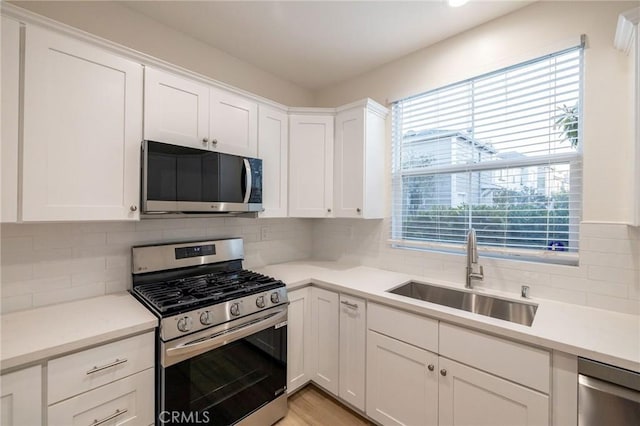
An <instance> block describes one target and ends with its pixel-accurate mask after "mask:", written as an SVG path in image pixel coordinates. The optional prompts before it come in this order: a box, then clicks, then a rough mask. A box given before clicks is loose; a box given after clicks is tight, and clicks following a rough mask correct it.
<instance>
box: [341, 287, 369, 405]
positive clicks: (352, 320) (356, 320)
mask: <svg viewBox="0 0 640 426" xmlns="http://www.w3.org/2000/svg"><path fill="white" fill-rule="evenodd" d="M366 313H367V305H366V301H365V300H364V299H360V298H357V297H353V296H348V295H344V294H341V295H340V380H339V385H340V386H339V392H338V395H339V396H340V398H342V399H343V400H345V401H346V402H348V403H349V404H351V405H352V406H353V407H355V408H357V409H359V410H361V411H363V412H364V411H365V359H366V356H365V355H366V354H365V351H366V344H365V342H366V335H367V319H366Z"/></svg>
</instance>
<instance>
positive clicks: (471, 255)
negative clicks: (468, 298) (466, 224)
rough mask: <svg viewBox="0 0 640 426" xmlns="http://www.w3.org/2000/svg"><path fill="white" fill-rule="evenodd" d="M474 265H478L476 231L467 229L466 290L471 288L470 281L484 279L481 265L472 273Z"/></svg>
mask: <svg viewBox="0 0 640 426" xmlns="http://www.w3.org/2000/svg"><path fill="white" fill-rule="evenodd" d="M474 265H478V240H477V238H476V230H475V229H473V228H469V232H468V233H467V274H466V284H465V287H466V288H473V287H472V286H471V280H472V279H476V280H482V279H484V270H483V268H482V265H478V266H479V267H480V270H479V271H478V272H476V271H474Z"/></svg>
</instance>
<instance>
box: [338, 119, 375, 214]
mask: <svg viewBox="0 0 640 426" xmlns="http://www.w3.org/2000/svg"><path fill="white" fill-rule="evenodd" d="M364 113H365V110H364V108H357V109H351V110H347V111H343V112H340V113H338V114H337V115H336V141H335V155H334V158H335V162H334V167H335V187H334V190H335V215H336V217H362V213H363V209H364V192H363V191H364V151H365V149H364V144H365V131H364V125H365V114H364ZM383 190H384V187H380V188H379V191H380V194H379V195H380V196H382V191H383Z"/></svg>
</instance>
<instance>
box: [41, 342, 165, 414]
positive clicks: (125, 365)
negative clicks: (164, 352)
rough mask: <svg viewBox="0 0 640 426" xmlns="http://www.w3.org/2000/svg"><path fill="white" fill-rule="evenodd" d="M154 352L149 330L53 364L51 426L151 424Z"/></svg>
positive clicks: (50, 369)
mask: <svg viewBox="0 0 640 426" xmlns="http://www.w3.org/2000/svg"><path fill="white" fill-rule="evenodd" d="M154 351H155V336H154V333H153V332H148V333H145V334H140V335H137V336H133V337H129V338H126V339H121V340H118V341H115V342H111V343H107V344H104V345H100V346H96V347H94V348H91V349H86V350H83V351H80V352H75V353H72V354H69V355H65V356H63V357H60V358H56V359H53V360H50V361H49V362H48V363H47V369H48V374H47V378H48V380H47V381H48V386H47V401H48V404H49V407H48V410H47V417H48V424H49V426H56V425H61V426H66V425H76V424H77V425H100V424H105V425H107V424H109V425H116V424H117V425H124V424H127V425H145V426H146V425H149V424H152V423H153V421H154V419H153V415H154V396H155V391H154V389H155V374H154Z"/></svg>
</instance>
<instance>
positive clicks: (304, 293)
mask: <svg viewBox="0 0 640 426" xmlns="http://www.w3.org/2000/svg"><path fill="white" fill-rule="evenodd" d="M288 297H289V311H288V318H287V393H292V392H294V391H296V390H297V389H298V388H300V386H302V385H304V384H306V383H307V382H308V381H309V380H310V377H311V362H312V361H311V346H310V344H311V287H305V288H301V289H298V290H294V291H291V292H289V294H288Z"/></svg>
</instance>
